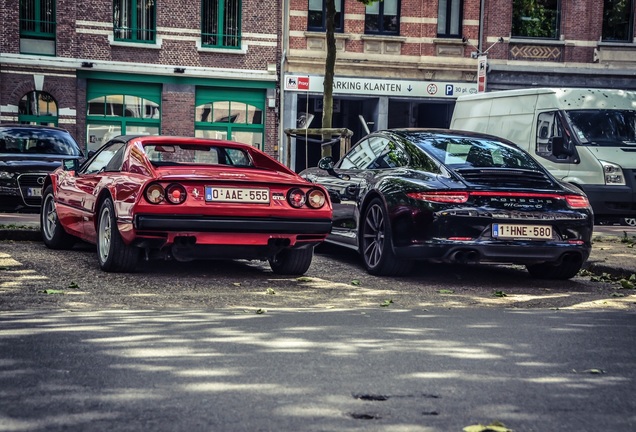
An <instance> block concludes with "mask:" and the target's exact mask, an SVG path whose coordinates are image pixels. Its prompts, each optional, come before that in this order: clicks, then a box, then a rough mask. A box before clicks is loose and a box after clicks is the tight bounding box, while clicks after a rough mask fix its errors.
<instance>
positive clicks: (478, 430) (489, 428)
mask: <svg viewBox="0 0 636 432" xmlns="http://www.w3.org/2000/svg"><path fill="white" fill-rule="evenodd" d="M462 430H463V431H464V432H513V431H512V429H508V428H507V427H506V426H505V425H504V424H503V423H500V422H493V423H491V424H489V425H485V426H484V425H482V424H476V425H471V426H466V427H465V428H464V429H462Z"/></svg>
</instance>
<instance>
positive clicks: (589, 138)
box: [566, 109, 636, 146]
mask: <svg viewBox="0 0 636 432" xmlns="http://www.w3.org/2000/svg"><path fill="white" fill-rule="evenodd" d="M566 115H567V116H568V118H569V120H570V123H571V125H572V129H573V130H574V133H575V134H576V135H577V137H578V138H579V141H580V142H581V143H582V144H592V145H599V146H621V145H636V111H630V110H617V109H616V110H573V111H566Z"/></svg>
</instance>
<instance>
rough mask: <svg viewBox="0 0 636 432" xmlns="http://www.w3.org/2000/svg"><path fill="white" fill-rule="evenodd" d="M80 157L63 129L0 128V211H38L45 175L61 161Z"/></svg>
mask: <svg viewBox="0 0 636 432" xmlns="http://www.w3.org/2000/svg"><path fill="white" fill-rule="evenodd" d="M82 157H83V155H82V151H81V150H80V148H79V146H78V144H77V142H76V141H75V139H74V138H73V137H72V136H71V134H70V133H69V132H68V131H66V130H64V129H60V128H55V127H50V126H35V125H10V124H0V209H2V210H5V211H23V210H26V211H29V210H33V211H39V208H40V204H41V201H42V184H43V183H44V178H45V177H46V174H47V173H49V172H51V171H53V170H54V169H55V168H57V167H58V166H60V164H61V162H62V160H65V159H81V158H82Z"/></svg>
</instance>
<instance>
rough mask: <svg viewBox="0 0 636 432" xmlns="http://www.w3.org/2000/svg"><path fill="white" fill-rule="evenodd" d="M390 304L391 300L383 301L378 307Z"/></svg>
mask: <svg viewBox="0 0 636 432" xmlns="http://www.w3.org/2000/svg"><path fill="white" fill-rule="evenodd" d="M391 303H393V300H391V299H388V300H384V301H383V302H382V303H381V304H380V306H382V307H388V306H389V305H390V304H391Z"/></svg>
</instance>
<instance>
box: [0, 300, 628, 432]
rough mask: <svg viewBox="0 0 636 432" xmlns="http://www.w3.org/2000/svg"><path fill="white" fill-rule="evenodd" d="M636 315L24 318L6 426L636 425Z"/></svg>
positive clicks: (5, 383)
mask: <svg viewBox="0 0 636 432" xmlns="http://www.w3.org/2000/svg"><path fill="white" fill-rule="evenodd" d="M635 323H636V315H634V314H633V313H619V312H616V311H614V312H572V311H567V312H566V311H537V310H534V311H527V310H524V311H512V310H489V309H454V310H446V309H436V310H423V309H422V310H399V309H359V310H294V311H289V310H277V311H272V312H267V313H263V314H253V313H250V314H247V313H241V312H239V311H223V310H220V311H211V310H161V311H149V310H104V311H92V312H81V311H71V310H58V311H38V312H33V311H15V312H3V313H2V315H1V317H0V328H1V331H0V352H1V353H2V354H1V356H0V389H1V390H0V398H1V404H0V430H2V431H47V432H50V431H62V430H63V431H87V430H90V431H112V430H116V431H148V430H152V431H157V432H161V431H189V432H195V431H250V432H253V431H354V430H355V431H362V430H364V431H409V432H411V431H415V432H418V431H422V432H424V431H426V432H433V431H435V432H448V431H462V430H463V428H464V427H466V426H469V425H476V424H489V423H491V422H494V421H498V422H502V423H503V424H505V425H506V427H508V428H510V429H512V430H514V431H516V432H521V431H523V432H529V431H537V432H539V431H540V432H548V431H550V432H551V431H555V432H556V431H559V432H587V431H589V432H598V431H612V432H630V431H633V430H636V385H635V384H636V382H635V380H636V345H635V344H634V343H633V341H634V340H635V339H636V326H635V325H634V324H635Z"/></svg>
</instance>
